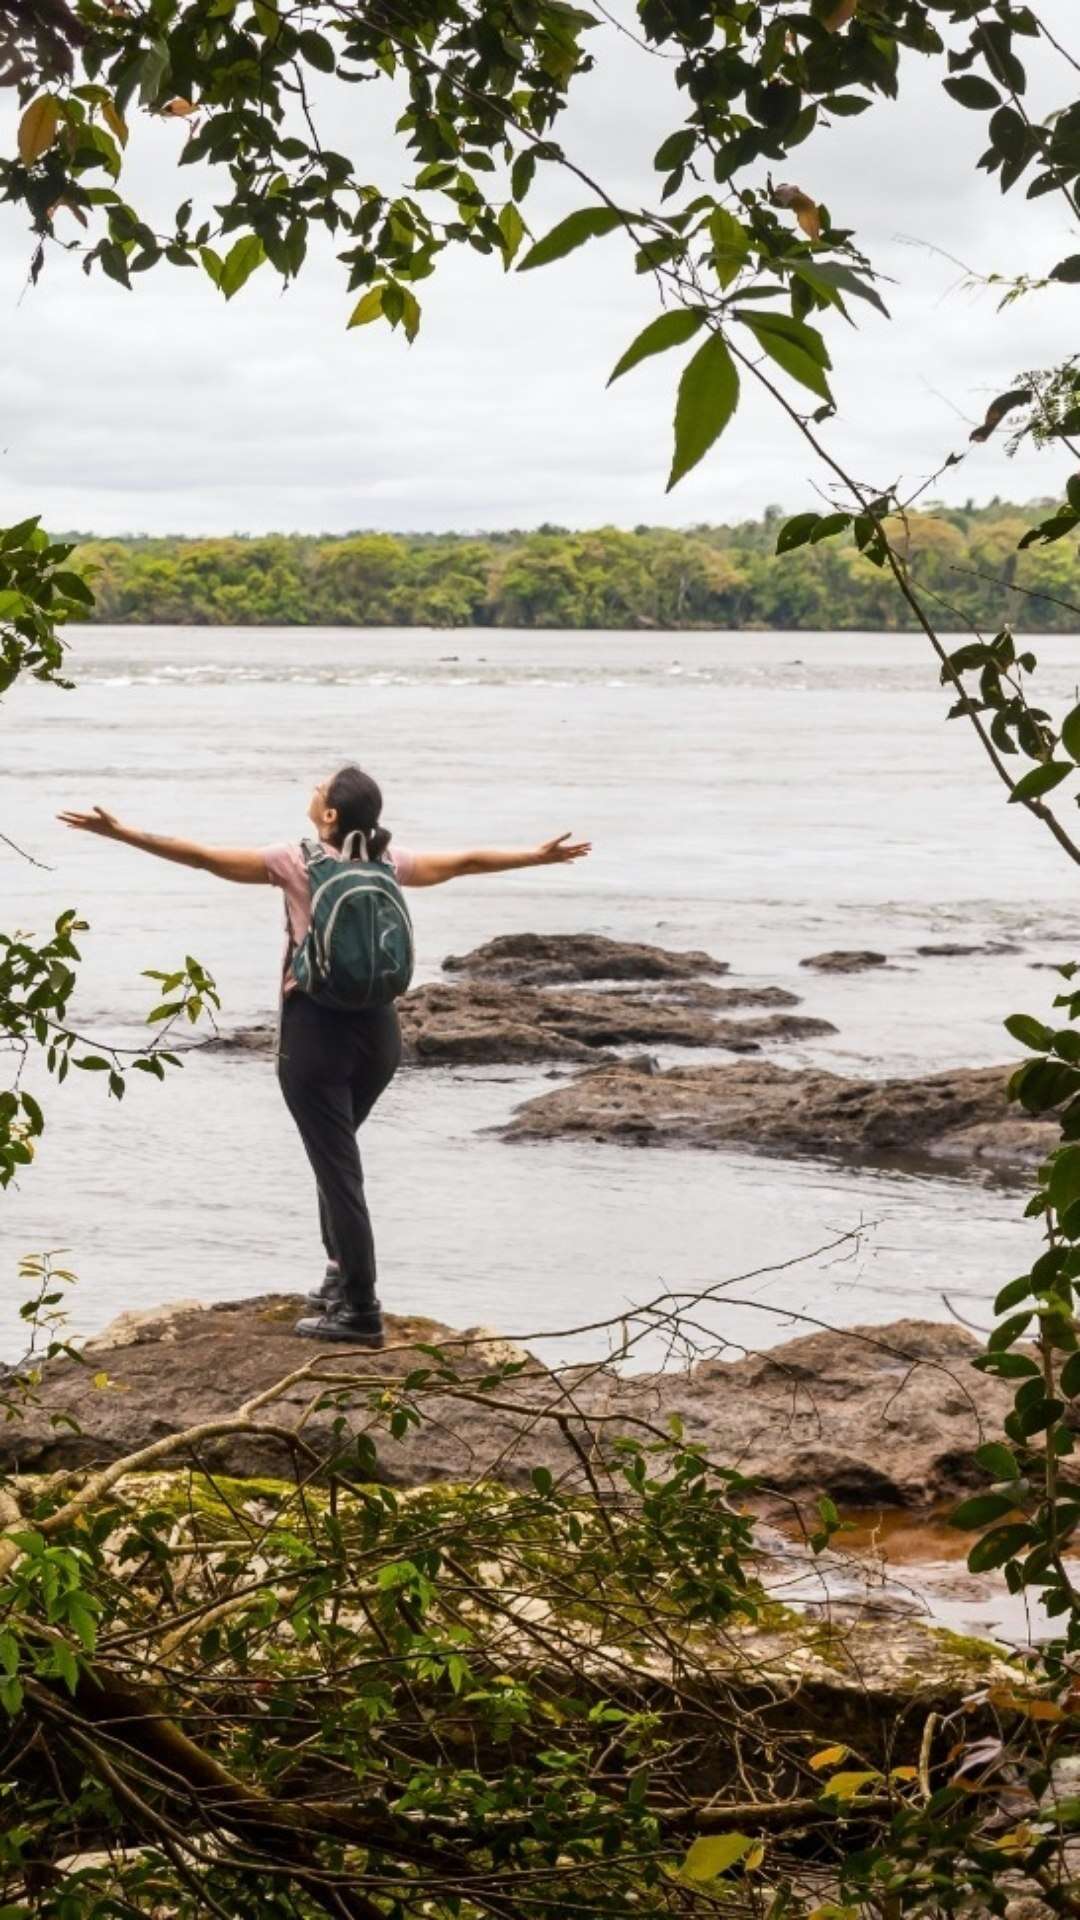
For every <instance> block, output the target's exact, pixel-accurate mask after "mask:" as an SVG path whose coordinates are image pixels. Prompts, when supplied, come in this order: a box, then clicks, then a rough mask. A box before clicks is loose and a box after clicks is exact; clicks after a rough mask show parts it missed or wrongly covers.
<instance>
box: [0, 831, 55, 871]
mask: <svg viewBox="0 0 1080 1920" xmlns="http://www.w3.org/2000/svg"><path fill="white" fill-rule="evenodd" d="M0 840H2V841H3V843H4V845H5V847H10V848H11V851H12V853H17V854H18V856H19V858H20V860H26V861H28V862H29V864H30V865H31V866H32V867H40V868H41V871H42V873H55V871H56V869H55V867H50V866H49V865H48V863H47V862H46V861H44V860H35V858H34V856H33V854H32V853H27V851H26V848H25V847H20V846H19V845H18V844H17V842H16V841H14V840H11V839H9V838H8V836H7V834H6V833H0Z"/></svg>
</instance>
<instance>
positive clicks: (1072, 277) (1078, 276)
mask: <svg viewBox="0 0 1080 1920" xmlns="http://www.w3.org/2000/svg"><path fill="white" fill-rule="evenodd" d="M1050 278H1051V280H1063V281H1064V282H1065V283H1066V285H1071V284H1072V283H1073V282H1075V281H1077V280H1080V253H1070V255H1069V257H1068V259H1067V260H1059V261H1058V263H1057V266H1056V267H1053V268H1052V269H1051V272H1050Z"/></svg>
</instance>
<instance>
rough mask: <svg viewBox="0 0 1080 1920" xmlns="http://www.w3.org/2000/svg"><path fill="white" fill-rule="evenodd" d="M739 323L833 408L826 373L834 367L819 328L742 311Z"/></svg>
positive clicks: (783, 317) (777, 315) (784, 316)
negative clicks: (829, 368) (818, 330)
mask: <svg viewBox="0 0 1080 1920" xmlns="http://www.w3.org/2000/svg"><path fill="white" fill-rule="evenodd" d="M735 317H736V319H738V320H741V321H742V322H743V324H744V325H745V326H747V327H749V329H750V332H751V333H752V334H753V336H754V338H755V340H756V341H757V343H758V345H759V347H761V348H763V350H764V351H765V352H766V353H767V354H768V356H769V358H770V360H775V362H776V364H777V366H778V367H782V368H783V370H784V372H785V373H789V374H790V375H791V377H792V379H793V380H798V381H799V382H800V383H801V384H802V385H803V386H804V387H809V389H810V391H811V393H816V394H817V395H818V397H819V398H820V399H822V400H827V401H828V402H829V404H830V406H831V405H832V394H831V392H830V390H829V383H828V381H827V380H826V378H825V369H826V368H828V367H830V366H831V365H832V362H831V360H830V359H829V354H828V349H827V347H826V345H825V342H824V340H823V339H822V337H821V335H820V333H818V332H817V330H816V328H814V327H808V326H807V325H806V324H805V322H804V321H802V320H793V319H792V318H791V317H790V315H788V314H784V313H751V312H749V311H743V310H740V311H739V312H738V313H737V314H736V316H735Z"/></svg>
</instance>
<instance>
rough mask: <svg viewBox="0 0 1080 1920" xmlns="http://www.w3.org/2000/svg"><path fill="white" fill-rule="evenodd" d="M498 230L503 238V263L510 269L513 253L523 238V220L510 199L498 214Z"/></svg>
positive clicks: (507, 269)
mask: <svg viewBox="0 0 1080 1920" xmlns="http://www.w3.org/2000/svg"><path fill="white" fill-rule="evenodd" d="M499 232H500V233H501V234H502V239H503V264H504V266H505V268H506V271H507V273H509V271H510V266H511V262H512V261H513V258H514V255H515V254H516V252H517V250H518V248H519V247H520V245H521V243H522V241H523V240H524V238H525V222H524V220H523V219H522V217H521V215H520V213H519V212H518V210H517V207H516V206H515V205H514V202H513V201H512V200H508V201H507V203H506V205H505V207H504V208H503V210H502V212H501V213H500V215H499Z"/></svg>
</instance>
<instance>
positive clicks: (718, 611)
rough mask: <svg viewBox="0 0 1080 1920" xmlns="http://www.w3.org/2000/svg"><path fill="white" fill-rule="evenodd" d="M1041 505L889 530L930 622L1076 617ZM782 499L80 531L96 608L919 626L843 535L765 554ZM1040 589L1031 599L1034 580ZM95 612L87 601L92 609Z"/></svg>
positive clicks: (1060, 624)
mask: <svg viewBox="0 0 1080 1920" xmlns="http://www.w3.org/2000/svg"><path fill="white" fill-rule="evenodd" d="M1044 513H1045V507H1042V506H1036V507H1016V506H1010V505H1007V504H1004V503H1002V502H999V501H995V502H994V503H993V504H992V505H990V506H988V507H978V508H976V507H972V506H967V507H958V508H947V507H939V508H936V509H931V510H930V511H928V512H925V513H918V514H913V515H911V516H910V518H909V520H908V521H907V524H906V528H905V527H903V526H901V525H900V524H899V523H898V524H897V527H896V529H895V537H896V544H897V546H898V548H901V549H902V550H903V551H904V552H905V553H906V554H909V555H910V567H911V577H912V579H913V581H914V582H915V583H916V584H917V585H918V586H919V587H920V588H921V589H922V590H923V592H924V593H926V594H927V595H928V596H929V597H930V598H931V600H932V601H933V602H934V603H935V605H936V606H937V608H938V611H939V613H940V620H941V625H942V626H943V627H946V628H957V627H961V626H964V625H965V624H967V623H971V624H972V625H975V626H982V627H994V628H996V627H997V626H999V625H1000V624H1001V620H1002V617H1003V614H1007V615H1008V617H1009V618H1010V621H1011V624H1012V625H1013V626H1014V627H1018V628H1026V629H1028V630H1029V631H1033V632H1062V633H1069V632H1075V631H1076V630H1077V628H1078V626H1080V550H1078V549H1077V547H1076V545H1075V544H1074V543H1073V542H1072V541H1068V540H1063V541H1059V542H1058V543H1057V544H1056V545H1051V546H1046V545H1041V546H1037V547H1031V548H1029V549H1028V550H1027V551H1025V552H1023V553H1020V552H1018V551H1017V547H1018V544H1019V541H1020V540H1021V539H1022V537H1023V535H1024V534H1025V533H1026V532H1027V531H1028V529H1029V528H1030V527H1032V526H1033V525H1034V524H1035V523H1036V522H1037V521H1038V520H1039V519H1040V517H1042V516H1043V515H1044ZM780 524H781V515H780V513H779V511H778V510H777V509H775V508H770V509H768V511H767V512H766V514H765V516H764V518H763V519H761V520H745V521H742V522H740V523H738V524H737V525H734V526H717V527H704V526H703V527H693V528H690V529H688V530H687V531H685V532H682V531H676V530H674V529H671V528H666V527H636V528H635V529H634V530H633V532H624V531H622V530H621V529H619V528H617V527H599V528H597V529H595V530H592V531H589V532H585V533H575V532H570V531H568V530H567V529H566V528H563V527H541V528H539V529H538V530H537V531H536V532H534V533H522V532H512V533H489V534H483V535H468V534H456V533H450V534H391V533H352V534H346V535H345V536H344V537H343V538H338V539H325V538H310V537H304V536H301V535H298V534H269V535H267V536H265V537H262V538H258V539H226V540H216V539H214V540H184V539H178V538H170V539H158V540H154V539H131V540H90V541H87V542H85V543H84V544H83V545H82V546H81V547H80V548H79V549H78V553H77V558H78V560H79V562H80V564H82V565H84V566H86V567H87V568H88V570H89V572H90V577H91V578H92V580H93V583H94V589H95V592H96V595H97V606H96V609H95V613H94V617H95V618H96V619H99V620H104V621H110V622H144V623H148V624H151V625H156V624H175V625H198V626H203V625H207V626H219V625H225V626H346V627H353V626H356V627H381V626H400V627H414V626H416V627H427V626H434V627H549V628H550V627H564V628H565V627H582V628H589V627H591V628H645V629H648V628H654V627H655V628H664V627H736V628H737V627H751V628H753V627H758V628H804V629H809V630H812V631H813V630H828V629H830V628H841V629H848V630H860V629H863V630H871V631H877V630H880V629H893V628H897V627H904V626H908V627H910V626H913V625H914V624H915V622H914V619H913V616H912V614H911V609H910V607H909V606H908V604H907V602H906V601H905V600H903V599H902V598H901V597H900V595H899V594H898V593H897V592H896V586H895V582H894V581H893V580H892V579H891V577H890V576H888V575H887V574H883V573H882V571H881V569H880V568H879V567H876V566H874V565H873V564H872V563H871V561H870V560H869V559H868V558H867V557H866V556H865V555H863V554H862V553H860V552H859V549H858V547H857V546H856V544H855V541H854V537H853V536H852V535H851V534H848V535H847V537H846V540H844V541H835V540H830V541H829V542H828V543H827V544H826V543H824V542H823V543H822V544H820V545H817V546H814V545H807V546H802V547H800V548H799V549H798V550H797V551H795V552H791V553H782V554H779V555H778V554H776V552H775V548H776V538H777V531H778V528H779V526H780ZM1044 595H1045V596H1047V597H1045V598H1043V597H1032V596H1044ZM88 617H89V616H88Z"/></svg>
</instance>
